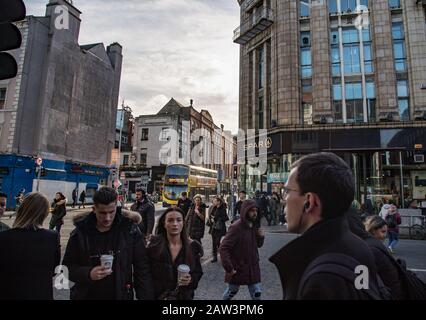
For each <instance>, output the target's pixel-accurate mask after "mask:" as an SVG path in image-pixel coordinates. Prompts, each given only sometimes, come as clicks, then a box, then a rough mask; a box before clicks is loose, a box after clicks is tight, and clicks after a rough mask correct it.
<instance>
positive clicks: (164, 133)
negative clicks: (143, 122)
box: [161, 128, 170, 141]
mask: <svg viewBox="0 0 426 320" xmlns="http://www.w3.org/2000/svg"><path fill="white" fill-rule="evenodd" d="M166 140H167V141H168V140H170V137H169V128H162V129H161V141H166Z"/></svg>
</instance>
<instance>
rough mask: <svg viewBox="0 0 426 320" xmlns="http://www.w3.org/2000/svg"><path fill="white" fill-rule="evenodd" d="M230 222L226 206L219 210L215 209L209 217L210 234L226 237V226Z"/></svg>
mask: <svg viewBox="0 0 426 320" xmlns="http://www.w3.org/2000/svg"><path fill="white" fill-rule="evenodd" d="M228 220H229V217H228V214H227V213H226V206H225V205H224V204H223V205H221V206H220V207H219V208H218V207H213V209H212V211H211V213H210V217H209V226H210V229H209V233H210V234H211V235H213V234H214V235H217V236H221V237H224V236H225V235H226V224H225V222H226V221H228Z"/></svg>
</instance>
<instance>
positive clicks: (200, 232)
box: [185, 203, 207, 240]
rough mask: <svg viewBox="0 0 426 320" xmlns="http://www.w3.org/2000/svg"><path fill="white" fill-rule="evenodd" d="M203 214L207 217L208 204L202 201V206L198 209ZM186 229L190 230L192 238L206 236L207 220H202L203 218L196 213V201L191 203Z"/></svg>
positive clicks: (189, 233)
mask: <svg viewBox="0 0 426 320" xmlns="http://www.w3.org/2000/svg"><path fill="white" fill-rule="evenodd" d="M198 210H199V211H200V213H201V215H203V216H204V219H205V218H206V210H207V208H206V205H205V204H204V203H201V205H200V208H199V209H198ZM185 224H186V230H187V231H188V235H189V236H190V237H191V239H200V240H201V239H202V238H203V237H204V230H205V228H206V226H205V220H201V218H200V217H199V216H198V215H197V214H196V213H195V203H193V204H192V205H191V208H190V209H189V211H188V214H187V216H186V219H185Z"/></svg>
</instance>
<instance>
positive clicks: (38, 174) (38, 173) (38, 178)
mask: <svg viewBox="0 0 426 320" xmlns="http://www.w3.org/2000/svg"><path fill="white" fill-rule="evenodd" d="M37 168H38V172H37V188H36V191H37V192H38V191H39V188H40V177H41V166H37Z"/></svg>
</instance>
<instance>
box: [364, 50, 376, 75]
mask: <svg viewBox="0 0 426 320" xmlns="http://www.w3.org/2000/svg"><path fill="white" fill-rule="evenodd" d="M364 67H365V73H372V72H374V67H373V56H372V54H371V43H364Z"/></svg>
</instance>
